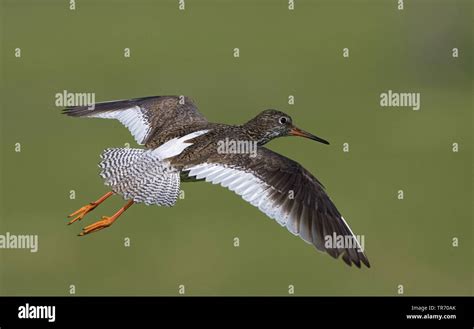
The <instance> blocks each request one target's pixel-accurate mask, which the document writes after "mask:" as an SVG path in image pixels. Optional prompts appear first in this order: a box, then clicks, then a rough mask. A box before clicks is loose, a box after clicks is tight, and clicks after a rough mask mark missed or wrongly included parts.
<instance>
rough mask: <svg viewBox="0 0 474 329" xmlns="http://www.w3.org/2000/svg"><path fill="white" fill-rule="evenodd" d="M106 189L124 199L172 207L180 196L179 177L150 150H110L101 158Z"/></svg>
mask: <svg viewBox="0 0 474 329" xmlns="http://www.w3.org/2000/svg"><path fill="white" fill-rule="evenodd" d="M101 158H102V161H101V162H100V164H99V167H100V168H101V169H102V171H101V173H100V175H101V176H102V177H103V178H104V179H105V185H107V186H110V188H111V189H112V191H114V192H115V193H117V194H120V195H122V196H123V197H124V198H125V199H127V200H128V199H132V200H134V201H135V202H143V203H145V204H156V205H159V206H172V205H174V204H175V203H176V200H177V198H178V194H179V185H180V178H179V173H178V172H177V171H176V170H173V169H172V168H171V167H170V166H169V163H167V162H163V161H160V160H159V159H158V158H157V157H156V156H155V155H154V154H153V151H150V150H142V149H132V148H110V149H106V150H105V151H104V152H103V153H102V154H101Z"/></svg>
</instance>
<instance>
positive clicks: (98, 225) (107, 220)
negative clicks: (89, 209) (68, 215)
mask: <svg viewBox="0 0 474 329" xmlns="http://www.w3.org/2000/svg"><path fill="white" fill-rule="evenodd" d="M113 221H114V218H113V216H112V217H107V216H102V219H101V220H99V221H97V222H95V223H93V224H91V225H89V226H86V227H84V228H83V229H82V232H81V233H79V236H84V235H86V234H89V233H93V232H97V231H100V230H102V229H104V228H107V227H109V226H110V225H111V224H112V223H113Z"/></svg>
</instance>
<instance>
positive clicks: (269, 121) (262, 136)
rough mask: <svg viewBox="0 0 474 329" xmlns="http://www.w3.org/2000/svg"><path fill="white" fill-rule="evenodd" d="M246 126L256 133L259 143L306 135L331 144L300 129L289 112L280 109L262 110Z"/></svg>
mask: <svg viewBox="0 0 474 329" xmlns="http://www.w3.org/2000/svg"><path fill="white" fill-rule="evenodd" d="M244 127H246V128H247V129H248V130H249V131H250V132H251V133H253V135H255V138H256V139H257V141H258V144H259V145H263V144H265V143H268V142H269V141H270V140H272V139H274V138H277V137H284V136H300V137H306V138H309V139H312V140H315V141H317V142H320V143H323V144H329V142H328V141H326V140H324V139H322V138H320V137H318V136H315V135H313V134H310V133H308V132H306V131H304V130H302V129H299V128H298V127H296V126H295V125H294V124H293V120H292V119H291V117H290V116H289V115H288V114H286V113H283V112H281V111H278V110H265V111H262V112H261V113H260V114H258V115H257V116H256V117H255V118H253V119H252V120H250V121H248V122H247V123H246V124H245V125H244Z"/></svg>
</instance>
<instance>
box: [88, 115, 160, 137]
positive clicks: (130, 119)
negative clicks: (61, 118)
mask: <svg viewBox="0 0 474 329" xmlns="http://www.w3.org/2000/svg"><path fill="white" fill-rule="evenodd" d="M86 117H89V118H101V119H116V120H119V121H120V123H122V124H123V125H124V126H125V127H127V128H128V130H130V132H131V133H132V135H133V137H134V138H135V140H136V141H137V143H138V144H140V145H143V144H144V143H145V140H146V138H147V137H148V134H149V133H150V131H151V126H150V122H148V119H147V118H146V117H145V115H144V113H143V111H142V109H141V108H140V107H139V106H134V107H131V108H128V109H125V110H118V111H107V112H100V113H95V114H91V115H86Z"/></svg>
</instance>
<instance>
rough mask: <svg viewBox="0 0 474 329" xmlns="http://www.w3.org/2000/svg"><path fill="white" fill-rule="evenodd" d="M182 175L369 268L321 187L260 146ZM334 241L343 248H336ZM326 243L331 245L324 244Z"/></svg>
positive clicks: (193, 167) (335, 254)
mask: <svg viewBox="0 0 474 329" xmlns="http://www.w3.org/2000/svg"><path fill="white" fill-rule="evenodd" d="M224 163H228V164H231V165H224ZM185 170H186V171H188V172H187V173H188V175H189V176H190V177H196V178H197V179H205V180H206V181H208V182H212V183H213V184H220V185H221V186H223V187H227V188H228V189H230V190H231V191H234V192H235V193H237V194H239V195H240V196H242V198H243V199H244V200H245V201H247V202H249V203H251V204H252V205H254V206H255V207H258V208H259V209H260V210H261V211H262V212H264V213H265V214H266V215H267V216H269V217H271V218H273V219H275V220H276V221H277V222H278V223H280V224H281V225H282V226H286V227H287V228H288V230H289V231H290V232H292V233H293V234H295V235H299V236H300V237H301V238H302V239H303V240H305V241H306V242H308V243H311V244H313V245H314V246H315V247H316V248H317V249H318V250H320V251H325V252H327V253H328V254H330V255H331V256H333V257H334V258H338V257H339V256H340V255H342V259H343V260H344V262H346V263H347V264H348V265H352V263H354V264H355V265H356V266H357V267H360V265H361V262H363V263H364V264H365V265H366V266H367V267H370V264H369V261H368V259H367V257H366V256H365V254H364V252H363V250H362V248H361V246H360V245H359V242H358V240H357V239H356V238H355V236H354V234H353V233H352V231H351V229H350V228H349V226H348V225H347V223H346V221H345V220H344V218H343V217H342V216H341V214H340V213H339V211H338V210H337V208H336V206H335V205H334V203H333V202H332V201H331V200H330V199H329V197H328V195H327V194H326V192H325V191H324V187H323V186H322V184H321V183H320V182H319V181H318V180H317V179H316V178H315V177H314V176H313V175H311V173H310V172H308V171H307V170H306V169H304V168H303V167H302V166H301V165H300V164H298V163H297V162H295V161H293V160H290V159H288V158H286V157H284V156H282V155H280V154H278V153H275V152H272V151H270V150H268V149H266V148H263V147H261V148H258V153H257V155H256V156H255V157H250V156H249V154H216V155H213V156H211V157H209V158H208V160H206V162H205V163H200V164H193V165H190V166H188V167H186V168H185ZM335 237H336V239H334V238H335ZM337 237H340V238H337ZM338 239H339V241H341V240H340V239H343V241H344V242H345V243H343V244H342V245H341V244H337V243H335V242H336V241H337V240H338ZM334 240H336V241H334ZM328 241H330V242H334V243H331V244H330V245H328V243H327V242H328Z"/></svg>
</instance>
